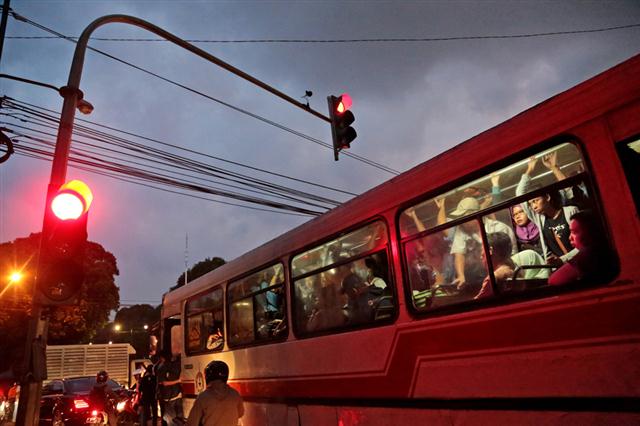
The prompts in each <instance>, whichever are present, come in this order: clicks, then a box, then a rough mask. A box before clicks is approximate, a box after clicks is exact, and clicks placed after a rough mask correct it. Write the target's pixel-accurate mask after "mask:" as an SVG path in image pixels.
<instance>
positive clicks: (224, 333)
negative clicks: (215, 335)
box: [182, 284, 227, 356]
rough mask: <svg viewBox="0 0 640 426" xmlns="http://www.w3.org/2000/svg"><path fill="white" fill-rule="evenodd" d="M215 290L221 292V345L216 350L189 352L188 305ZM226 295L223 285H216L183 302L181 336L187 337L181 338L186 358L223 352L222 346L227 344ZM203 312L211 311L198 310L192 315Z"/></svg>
mask: <svg viewBox="0 0 640 426" xmlns="http://www.w3.org/2000/svg"><path fill="white" fill-rule="evenodd" d="M216 290H221V291H222V326H223V328H224V329H223V330H222V339H223V345H222V346H221V347H220V348H218V349H206V348H205V349H204V350H201V351H191V350H190V349H189V345H188V342H187V341H188V336H189V314H188V307H189V303H190V302H192V301H194V300H197V299H199V298H200V297H202V296H204V295H207V294H210V293H213V292H214V291H216ZM225 296H226V294H225V285H224V284H216V285H214V286H212V287H209V288H208V289H206V290H204V291H201V292H200V293H198V294H195V295H193V296H190V297H188V298H187V299H186V300H185V301H184V314H183V323H184V325H183V327H182V330H183V336H187V338H183V340H184V353H185V354H186V355H187V356H196V355H203V354H209V353H214V352H220V351H222V350H224V346H225V345H226V343H227V330H226V325H227V324H226V317H227V314H226V312H225V311H226V306H225V302H226V297H225ZM203 312H211V311H207V310H200V311H199V312H198V313H197V314H194V315H200V314H202V313H203Z"/></svg>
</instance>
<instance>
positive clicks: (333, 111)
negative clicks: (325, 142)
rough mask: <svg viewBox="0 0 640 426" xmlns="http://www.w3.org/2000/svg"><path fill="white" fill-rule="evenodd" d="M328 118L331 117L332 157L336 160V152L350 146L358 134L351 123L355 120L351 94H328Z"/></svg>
mask: <svg viewBox="0 0 640 426" xmlns="http://www.w3.org/2000/svg"><path fill="white" fill-rule="evenodd" d="M327 102H328V103H329V118H330V119H331V137H332V138H333V158H334V159H335V160H336V161H338V152H340V151H341V150H343V149H347V148H349V147H350V146H351V142H352V141H353V140H354V139H355V138H356V137H357V136H358V134H357V133H356V130H355V129H354V128H353V127H351V124H352V123H353V122H354V121H355V120H356V118H355V117H354V115H353V113H352V112H351V111H349V108H351V104H352V102H351V96H349V95H348V94H346V93H343V94H342V95H341V96H328V97H327Z"/></svg>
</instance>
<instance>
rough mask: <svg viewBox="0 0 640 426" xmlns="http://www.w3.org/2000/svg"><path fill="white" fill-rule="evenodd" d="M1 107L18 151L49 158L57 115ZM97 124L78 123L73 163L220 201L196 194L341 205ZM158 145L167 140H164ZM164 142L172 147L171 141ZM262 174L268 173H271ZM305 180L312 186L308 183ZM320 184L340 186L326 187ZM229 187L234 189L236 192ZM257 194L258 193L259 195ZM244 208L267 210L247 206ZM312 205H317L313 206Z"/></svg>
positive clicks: (297, 209)
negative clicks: (128, 137)
mask: <svg viewBox="0 0 640 426" xmlns="http://www.w3.org/2000/svg"><path fill="white" fill-rule="evenodd" d="M2 106H3V108H2V110H1V111H0V113H1V114H2V115H3V116H4V117H5V118H6V121H5V122H3V123H2V124H3V125H4V126H5V130H6V131H8V132H10V133H12V134H13V135H14V141H15V146H16V149H15V151H16V153H17V154H19V155H24V156H28V157H32V158H38V159H41V160H50V159H51V158H52V156H53V147H54V145H55V144H54V142H53V141H54V140H55V130H56V129H57V126H58V124H59V122H58V115H57V114H54V113H51V112H50V110H47V109H45V108H41V107H37V106H35V105H32V104H27V103H23V102H20V101H16V100H14V99H10V98H4V99H3V104H2ZM85 123H86V124H85ZM98 126H100V125H96V124H94V123H92V122H90V121H88V120H81V124H78V125H77V126H76V128H75V132H74V134H75V137H74V144H73V149H72V150H71V157H70V161H71V165H72V166H74V167H76V168H79V169H82V170H87V171H90V172H93V173H97V174H101V175H104V176H108V177H112V178H115V179H119V180H124V181H126V182H130V183H135V184H138V185H143V186H147V187H151V188H155V189H161V190H163V191H168V192H175V193H179V194H181V195H188V196H192V197H195V198H203V199H207V200H209V201H216V202H221V201H219V200H211V199H209V198H204V197H201V196H196V195H194V193H201V194H205V195H214V196H223V197H227V198H232V199H234V200H236V201H241V202H245V203H251V204H258V205H261V206H265V207H269V208H275V209H279V210H284V211H286V212H291V213H294V214H304V215H318V214H320V213H322V211H326V210H328V209H329V208H332V207H335V206H337V205H339V204H340V201H335V200H332V199H329V198H327V197H324V196H320V195H317V194H312V193H309V192H305V191H301V190H298V189H294V188H290V187H286V186H283V185H279V184H276V183H273V182H272V181H265V180H261V179H257V178H255V177H254V176H248V175H244V174H240V173H238V172H235V171H231V170H227V169H223V168H220V167H216V166H213V165H210V164H207V163H203V162H200V161H197V160H195V159H194V158H190V157H183V156H180V155H177V154H174V153H171V152H168V151H165V150H162V149H159V148H157V147H154V146H150V145H145V144H142V143H139V142H135V141H132V140H130V139H126V138H122V137H119V136H115V135H113V134H112V133H109V132H105V131H102V130H98V129H96V127H98ZM115 130H117V129H115ZM155 143H156V144H162V143H161V142H159V141H156V142H155ZM165 145H169V146H172V145H171V144H165ZM187 151H189V153H191V154H197V155H204V154H202V153H198V152H197V151H193V150H187ZM261 171H262V170H261ZM262 172H264V173H268V172H267V171H262ZM283 176H284V175H283ZM284 177H286V176H284ZM287 178H288V177H287ZM298 181H300V180H298ZM303 182H305V183H306V184H312V185H313V183H311V182H308V181H303ZM166 187H174V188H177V190H173V191H171V190H167V189H166ZM320 187H322V188H324V189H332V190H335V189H333V188H330V187H327V186H324V185H321V186H320ZM227 188H233V189H234V191H230V190H229V189H227ZM238 191H240V192H238ZM335 191H339V190H335ZM252 194H254V195H252ZM255 194H257V195H258V196H257V197H256V195H255ZM282 200H284V201H282ZM222 203H223V204H231V205H238V204H235V203H227V202H222ZM239 206H241V207H247V208H253V209H258V210H264V209H261V208H255V207H248V206H246V205H239ZM308 207H311V208H312V209H311V210H310V209H309V208H308ZM318 209H320V210H318ZM267 211H273V210H267Z"/></svg>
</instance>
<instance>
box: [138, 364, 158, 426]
mask: <svg viewBox="0 0 640 426" xmlns="http://www.w3.org/2000/svg"><path fill="white" fill-rule="evenodd" d="M156 387H157V383H156V376H155V375H154V374H153V365H147V367H146V371H145V373H144V376H142V378H141V379H140V387H139V388H138V391H139V392H140V425H141V426H147V422H148V421H149V419H152V420H153V423H152V424H153V425H154V426H155V425H157V424H158V400H157V399H156Z"/></svg>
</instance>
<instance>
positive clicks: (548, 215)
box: [516, 151, 578, 266]
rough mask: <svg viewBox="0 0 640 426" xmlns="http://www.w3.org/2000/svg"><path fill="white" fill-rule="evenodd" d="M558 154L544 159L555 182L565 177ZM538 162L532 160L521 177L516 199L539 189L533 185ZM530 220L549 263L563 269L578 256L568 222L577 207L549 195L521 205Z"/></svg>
mask: <svg viewBox="0 0 640 426" xmlns="http://www.w3.org/2000/svg"><path fill="white" fill-rule="evenodd" d="M556 152H557V151H555V152H554V153H552V154H547V155H545V156H544V157H543V160H542V163H543V164H544V165H545V167H546V168H548V169H549V170H551V171H552V172H553V174H554V176H555V177H556V179H565V178H566V176H565V175H564V174H563V173H562V171H561V170H560V168H559V167H558V166H557V161H556V158H557V157H556V155H555V154H556ZM537 161H538V160H537V158H536V157H531V158H530V159H529V162H528V164H527V169H526V171H525V172H524V173H523V174H522V176H521V178H520V182H519V183H518V187H517V188H516V195H522V194H525V193H527V192H530V191H532V190H535V189H536V188H535V187H534V186H532V185H531V174H532V173H533V171H534V169H535V166H536V164H537ZM521 206H522V208H523V210H524V211H525V212H526V213H527V216H528V217H529V219H530V220H532V221H533V222H534V223H535V224H536V226H538V228H539V229H540V230H542V240H541V245H542V252H543V255H544V257H545V260H546V261H547V263H549V264H552V265H555V266H560V265H562V263H564V262H566V261H567V260H569V259H570V258H572V257H573V256H575V255H576V254H577V250H574V247H573V245H572V244H571V242H570V241H569V218H570V217H571V216H572V215H573V214H575V213H577V212H578V208H577V207H576V206H571V205H564V204H563V198H562V195H561V194H560V193H559V192H558V191H548V192H546V193H544V194H542V195H540V196H537V197H534V198H532V199H531V200H529V201H528V202H527V203H522V204H521Z"/></svg>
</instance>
